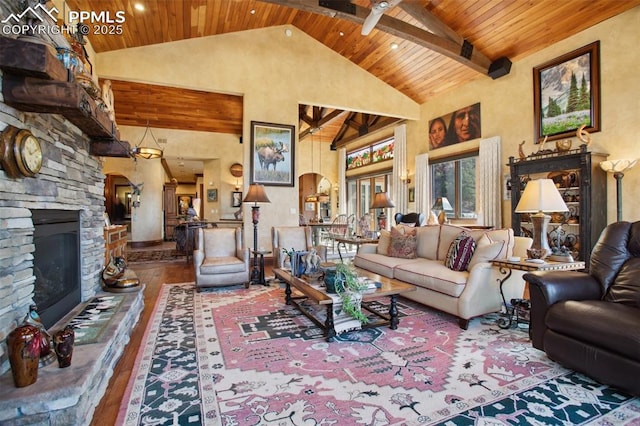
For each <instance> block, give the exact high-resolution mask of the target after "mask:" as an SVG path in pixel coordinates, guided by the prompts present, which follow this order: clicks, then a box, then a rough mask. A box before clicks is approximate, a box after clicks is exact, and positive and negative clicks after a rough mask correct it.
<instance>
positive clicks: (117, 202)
mask: <svg viewBox="0 0 640 426" xmlns="http://www.w3.org/2000/svg"><path fill="white" fill-rule="evenodd" d="M104 200H105V201H104V206H105V211H106V213H107V214H108V215H109V219H110V220H111V223H113V224H114V225H126V226H127V231H128V232H129V233H130V232H131V212H132V202H133V197H132V187H131V182H130V181H129V179H127V178H126V177H125V176H123V175H120V174H108V175H107V176H106V178H105V183H104Z"/></svg>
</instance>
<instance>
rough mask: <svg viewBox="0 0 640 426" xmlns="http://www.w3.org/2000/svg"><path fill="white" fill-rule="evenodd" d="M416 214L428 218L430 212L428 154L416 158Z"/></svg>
mask: <svg viewBox="0 0 640 426" xmlns="http://www.w3.org/2000/svg"><path fill="white" fill-rule="evenodd" d="M415 179H416V212H417V213H424V215H425V217H427V218H428V217H429V213H430V212H431V174H430V173H429V154H426V153H425V154H420V155H418V156H416V176H415Z"/></svg>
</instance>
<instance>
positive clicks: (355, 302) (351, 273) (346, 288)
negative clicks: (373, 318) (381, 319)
mask: <svg viewBox="0 0 640 426" xmlns="http://www.w3.org/2000/svg"><path fill="white" fill-rule="evenodd" d="M366 289H367V285H366V284H363V283H361V282H360V281H358V274H357V273H356V271H355V270H354V269H353V267H352V266H351V265H347V264H345V263H338V265H337V266H336V293H337V294H338V295H339V296H340V298H341V299H342V310H343V311H344V312H345V313H346V314H347V315H349V316H351V317H352V318H354V319H357V320H359V321H360V322H361V323H363V324H366V323H367V322H369V319H368V318H367V317H366V315H364V314H363V313H362V310H361V309H360V307H361V304H362V293H363V292H364V291H365V290H366Z"/></svg>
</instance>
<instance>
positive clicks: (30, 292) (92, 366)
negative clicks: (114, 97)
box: [0, 76, 143, 424]
mask: <svg viewBox="0 0 640 426" xmlns="http://www.w3.org/2000/svg"><path fill="white" fill-rule="evenodd" d="M1 80H2V76H0V82H1ZM8 125H12V126H15V127H18V128H21V129H23V128H26V129H29V130H30V131H31V132H32V133H33V135H35V136H36V137H37V138H38V140H39V142H40V145H41V146H42V150H43V156H44V160H43V166H42V169H41V170H40V172H39V173H38V174H37V175H36V176H34V177H22V178H16V179H13V178H10V177H8V176H7V174H6V173H5V171H4V170H2V169H1V168H0V254H1V255H0V388H1V389H2V392H0V423H2V424H14V423H15V424H26V423H29V424H31V423H37V424H78V422H79V423H82V422H84V421H86V420H87V418H91V416H92V413H93V410H94V409H95V406H96V405H97V403H98V402H99V401H100V399H101V397H102V395H103V394H104V392H105V390H106V387H107V385H108V382H109V379H110V376H111V371H112V369H113V367H114V365H115V363H116V362H117V360H118V358H119V357H120V355H121V354H122V351H123V349H124V346H125V345H126V344H127V342H128V340H129V335H130V333H131V330H132V329H133V326H134V325H135V324H136V322H137V320H138V318H139V315H140V312H141V311H142V307H143V298H142V292H141V291H140V292H137V293H131V294H130V295H127V300H126V302H125V303H124V304H123V306H122V307H121V308H120V310H119V312H118V314H117V315H116V316H114V318H113V320H112V322H113V324H111V325H110V326H109V330H108V332H107V333H105V335H108V337H105V341H104V342H99V343H96V344H91V345H85V346H78V347H76V349H75V350H74V358H73V361H72V365H71V367H69V368H66V369H60V368H58V366H57V365H54V364H51V365H49V366H47V367H44V368H41V369H40V371H39V374H38V381H37V382H36V383H35V384H33V385H31V386H29V387H26V388H15V386H14V384H13V380H12V378H11V371H10V365H9V362H8V357H7V353H6V351H7V347H6V343H5V340H6V337H7V335H8V334H9V333H10V332H11V331H12V330H13V329H14V328H15V327H16V326H17V325H18V324H19V323H21V322H22V320H23V318H24V317H25V315H26V314H27V312H28V309H29V305H31V304H33V303H34V302H37V304H38V305H39V307H43V308H45V312H43V315H42V316H43V319H44V321H45V322H46V325H47V326H52V327H53V329H55V328H56V327H58V326H59V325H60V323H64V322H65V321H66V320H68V318H64V319H63V320H62V321H60V322H59V323H58V325H54V324H55V323H56V322H58V319H60V317H61V316H64V314H65V313H66V312H67V311H69V310H74V311H76V310H79V309H81V307H82V305H83V304H84V303H85V302H87V301H88V300H89V299H91V298H92V297H94V296H96V295H97V294H98V293H101V292H102V288H101V285H100V282H101V281H100V277H101V272H102V269H103V267H104V256H105V242H104V237H103V230H104V224H105V222H104V216H103V212H104V178H105V177H104V175H103V173H102V160H101V158H100V157H96V156H92V155H90V154H89V152H90V144H91V143H92V142H91V141H90V139H89V138H88V137H87V136H86V135H85V134H84V133H83V132H82V131H81V130H80V129H79V128H78V127H76V125H74V124H73V123H71V122H70V121H68V120H67V119H66V118H65V117H63V116H62V115H58V114H38V113H26V112H22V111H19V110H17V109H15V108H13V107H10V106H8V105H7V104H5V103H4V97H3V94H2V93H1V92H0V132H1V131H3V130H4V129H5V128H6V127H7V126H8ZM47 225H52V226H49V229H48V230H47V229H45V228H47ZM52 229H53V230H55V231H59V230H63V231H64V232H63V235H64V236H63V237H61V239H58V240H57V242H56V241H54V242H51V241H49V240H48V239H49V238H50V237H51V236H52V235H53V234H51V233H50V231H51V230H52ZM43 232H44V234H43ZM71 240H75V242H76V243H77V244H76V247H73V248H72V247H71V245H70V246H68V248H64V249H63V248H62V246H60V244H62V243H64V244H66V243H67V242H69V241H71ZM65 247H67V246H65ZM73 250H76V252H74V251H73ZM73 253H75V254H73ZM61 262H63V263H65V265H64V266H66V267H67V268H66V271H63V270H62V269H60V268H58V266H59V265H58V264H60V263H61ZM70 277H74V278H75V280H76V281H77V283H76V284H74V285H73V288H70V287H66V285H67V284H69V283H68V282H67V281H69V280H70V279H71V278H70ZM42 284H44V285H45V287H44V289H43V287H42V286H41V285H42ZM60 286H62V287H60ZM39 287H40V288H39ZM52 292H53V293H56V292H57V293H63V297H62V298H61V300H57V301H55V303H54V304H60V306H59V308H60V309H59V311H58V312H57V313H55V314H52V315H50V314H49V313H48V312H46V311H47V308H49V306H45V305H48V304H49V302H50V301H51V300H52V299H51V298H50V293H52ZM72 314H73V312H72ZM74 367H75V368H74Z"/></svg>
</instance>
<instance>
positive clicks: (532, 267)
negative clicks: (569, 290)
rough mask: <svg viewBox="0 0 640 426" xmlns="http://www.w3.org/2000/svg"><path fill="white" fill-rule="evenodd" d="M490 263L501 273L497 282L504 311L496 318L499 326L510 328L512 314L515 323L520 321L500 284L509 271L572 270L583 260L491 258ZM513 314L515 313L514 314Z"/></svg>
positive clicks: (502, 283) (580, 265)
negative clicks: (529, 260)
mask: <svg viewBox="0 0 640 426" xmlns="http://www.w3.org/2000/svg"><path fill="white" fill-rule="evenodd" d="M491 263H492V264H493V265H495V266H497V267H498V270H499V271H500V273H501V274H502V275H503V277H502V278H498V282H499V283H500V297H502V303H503V305H504V312H503V313H502V316H501V317H500V318H499V319H498V326H499V327H500V328H505V329H506V328H510V327H511V325H512V324H513V321H514V316H515V320H516V324H517V323H518V322H520V319H519V317H518V315H517V306H514V304H512V303H507V300H506V298H505V296H504V290H503V288H502V286H503V285H504V283H505V281H507V280H508V279H509V277H511V273H512V272H513V270H516V271H574V270H578V269H584V268H585V263H584V262H553V261H550V260H549V261H545V262H544V263H534V262H528V261H527V260H526V259H525V260H518V261H511V260H492V261H491ZM522 302H523V301H522V299H520V300H518V304H519V305H522V304H523V303H522ZM514 314H515V315H514Z"/></svg>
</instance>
